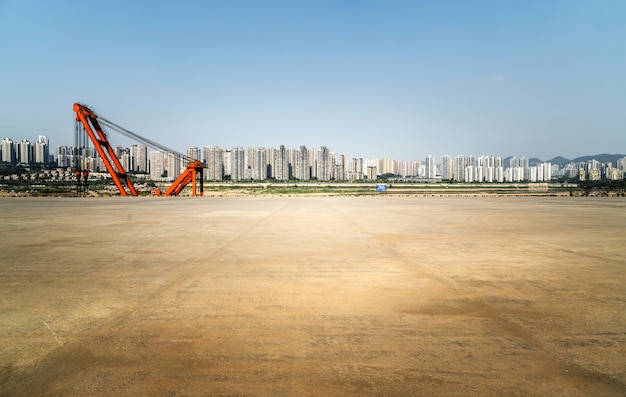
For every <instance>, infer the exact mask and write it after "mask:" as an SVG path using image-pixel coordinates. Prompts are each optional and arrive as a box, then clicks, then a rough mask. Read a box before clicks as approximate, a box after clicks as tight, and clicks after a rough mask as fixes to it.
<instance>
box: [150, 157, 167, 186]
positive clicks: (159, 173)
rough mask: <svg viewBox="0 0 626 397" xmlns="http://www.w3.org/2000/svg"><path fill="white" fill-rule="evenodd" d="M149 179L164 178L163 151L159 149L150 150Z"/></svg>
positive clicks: (157, 179)
mask: <svg viewBox="0 0 626 397" xmlns="http://www.w3.org/2000/svg"><path fill="white" fill-rule="evenodd" d="M150 179H152V180H154V181H160V180H164V179H165V153H164V152H163V151H161V150H159V151H156V152H150Z"/></svg>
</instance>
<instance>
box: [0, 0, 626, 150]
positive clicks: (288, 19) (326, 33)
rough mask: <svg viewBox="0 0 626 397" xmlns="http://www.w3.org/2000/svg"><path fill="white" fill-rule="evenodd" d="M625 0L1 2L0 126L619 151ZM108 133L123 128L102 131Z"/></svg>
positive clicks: (181, 145) (205, 138)
mask: <svg viewBox="0 0 626 397" xmlns="http://www.w3.org/2000/svg"><path fill="white" fill-rule="evenodd" d="M625 21H626V1H622V0H617V1H610V0H593V1H592V0H583V1H580V0H562V1H556V0H555V1H551V0H539V1H533V0H523V1H502V0H493V1H477V0H476V1H475V0H472V1H467V0H459V1H445V0H437V1H417V0H414V1H397V0H384V1H383V0H381V1H368V0H358V1H340V0H333V1H325V0H314V1H298V0H293V1H289V0H284V1H274V0H264V1H239V0H228V1H211V0H207V1H185V0H177V1H160V0H151V1H126V0H124V1H118V0H107V1H85V0H83V1H68V0H54V1H52V0H49V1H44V0H39V1H37V0H0V138H5V137H8V138H12V139H14V140H20V139H22V138H26V139H29V140H31V141H34V140H35V139H36V138H37V135H47V136H48V137H49V138H50V140H51V146H52V148H54V147H56V146H57V145H72V144H73V112H72V105H73V103H74V102H81V103H85V104H87V105H89V106H91V107H92V108H93V109H94V110H95V111H96V112H98V113H99V114H101V115H102V116H103V117H105V118H107V119H109V120H111V121H114V122H115V123H117V124H120V125H122V126H124V127H126V128H127V129H130V130H131V131H133V132H135V133H138V134H139V135H142V136H145V137H147V138H150V139H152V140H154V141H157V142H159V143H161V144H163V145H165V146H168V147H172V148H174V149H176V150H178V151H181V152H184V151H185V150H186V148H187V147H188V146H199V147H202V146H209V145H217V146H220V147H222V148H231V147H233V146H244V147H248V146H264V147H272V146H279V145H281V144H282V145H285V146H287V147H299V146H300V145H306V146H308V147H319V146H322V145H325V146H327V147H329V148H330V149H331V150H332V151H335V152H338V153H342V154H348V155H350V156H352V157H364V158H382V157H392V158H396V159H403V160H423V159H424V157H425V156H426V155H428V154H432V155H434V156H436V158H437V159H439V157H440V156H441V155H443V154H449V155H452V156H455V155H458V154H465V155H469V154H472V155H476V156H478V155H494V156H509V155H512V156H518V157H521V156H526V157H538V158H540V159H543V160H548V159H550V158H552V157H554V156H557V155H562V156H564V157H567V158H574V157H577V156H581V155H592V154H599V153H626V22H625ZM111 141H112V142H113V143H114V144H116V143H121V144H125V143H126V141H125V138H122V137H121V136H119V135H117V133H114V132H112V133H111Z"/></svg>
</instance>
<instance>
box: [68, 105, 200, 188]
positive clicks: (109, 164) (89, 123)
mask: <svg viewBox="0 0 626 397" xmlns="http://www.w3.org/2000/svg"><path fill="white" fill-rule="evenodd" d="M74 113H76V123H77V127H78V128H77V134H76V135H77V141H80V140H81V139H82V138H81V137H80V135H81V134H79V133H78V129H79V128H80V126H82V128H83V130H84V132H85V134H86V135H87V136H88V137H89V139H90V140H91V142H92V143H93V145H94V147H95V149H96V151H97V152H98V154H99V155H100V158H101V159H102V162H103V163H104V166H105V167H106V169H107V171H108V172H109V174H110V175H111V178H112V179H113V182H114V183H115V186H117V188H118V190H119V191H120V194H121V195H122V196H127V195H128V194H130V195H132V196H137V195H138V193H137V190H136V189H135V186H134V185H133V182H132V181H131V180H130V177H129V176H128V174H127V173H126V171H125V170H124V168H123V167H122V164H121V162H120V160H119V159H118V158H117V156H116V155H115V151H114V150H113V147H112V146H111V144H110V143H109V140H108V139H107V136H106V134H105V133H104V130H103V129H102V126H103V125H104V126H106V127H107V128H111V129H113V130H116V131H118V132H120V133H121V134H123V135H126V136H128V137H130V138H134V139H136V140H138V141H139V142H142V143H144V144H146V145H147V146H149V147H151V148H153V149H160V150H163V151H165V152H170V153H174V154H175V155H176V156H178V157H180V158H183V159H185V160H187V161H188V164H187V168H186V169H185V170H184V171H183V172H182V173H181V174H180V175H179V176H178V178H177V179H176V180H175V181H174V183H172V185H171V186H170V187H169V188H168V189H167V190H166V191H165V193H164V195H165V196H176V195H178V194H179V193H180V192H181V191H182V190H183V189H184V188H185V186H187V185H188V184H189V183H190V182H192V195H194V196H196V195H197V191H196V182H197V180H198V179H199V180H200V195H201V196H202V194H203V193H204V186H203V183H202V181H203V170H204V164H203V163H202V161H200V160H198V159H192V158H189V157H187V156H184V155H183V154H180V153H178V152H176V151H174V150H171V149H168V148H167V147H165V146H163V145H160V144H158V143H156V142H154V141H151V140H149V139H147V138H143V137H141V136H139V135H137V134H135V133H133V132H131V131H129V130H127V129H125V128H123V127H120V126H119V125H117V124H115V123H113V122H111V121H109V120H107V119H105V118H103V117H102V116H99V115H97V114H96V113H95V112H94V111H93V110H91V109H90V108H88V107H87V106H85V105H81V104H79V103H75V104H74ZM82 140H85V139H82ZM85 143H86V142H85ZM77 146H79V147H81V146H85V145H84V143H83V144H82V145H81V144H78V143H77ZM198 175H199V176H200V178H198ZM124 184H125V185H126V188H125V187H124ZM126 189H128V191H126Z"/></svg>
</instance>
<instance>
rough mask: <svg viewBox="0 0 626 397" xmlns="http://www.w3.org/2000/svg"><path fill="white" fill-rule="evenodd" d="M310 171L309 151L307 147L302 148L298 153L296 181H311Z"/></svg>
mask: <svg viewBox="0 0 626 397" xmlns="http://www.w3.org/2000/svg"><path fill="white" fill-rule="evenodd" d="M310 169H311V167H310V165H309V151H308V149H307V148H306V146H300V150H298V152H297V153H296V172H295V177H296V179H298V180H301V181H308V180H309V179H311V171H310Z"/></svg>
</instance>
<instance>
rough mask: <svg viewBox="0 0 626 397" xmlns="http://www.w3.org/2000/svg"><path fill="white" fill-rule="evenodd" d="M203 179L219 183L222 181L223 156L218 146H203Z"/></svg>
mask: <svg viewBox="0 0 626 397" xmlns="http://www.w3.org/2000/svg"><path fill="white" fill-rule="evenodd" d="M202 150H203V155H204V165H205V167H206V169H205V170H204V179H206V180H209V181H220V180H222V179H224V155H223V152H222V149H220V147H219V146H205V147H204V148H203V149H202Z"/></svg>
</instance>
